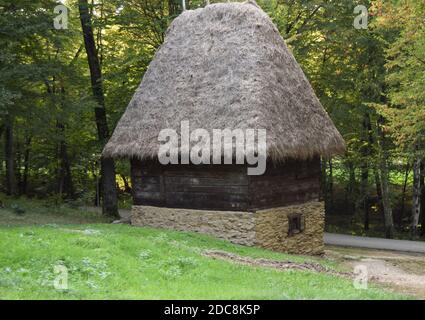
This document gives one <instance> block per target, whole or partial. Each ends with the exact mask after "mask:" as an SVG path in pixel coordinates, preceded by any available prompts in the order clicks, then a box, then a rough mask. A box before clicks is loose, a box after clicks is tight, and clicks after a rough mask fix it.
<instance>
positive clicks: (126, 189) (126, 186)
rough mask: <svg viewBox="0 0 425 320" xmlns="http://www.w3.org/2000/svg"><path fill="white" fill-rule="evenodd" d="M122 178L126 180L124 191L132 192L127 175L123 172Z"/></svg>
mask: <svg viewBox="0 0 425 320" xmlns="http://www.w3.org/2000/svg"><path fill="white" fill-rule="evenodd" d="M121 179H122V181H123V182H124V191H125V192H127V193H131V187H130V184H129V183H128V180H127V178H126V176H125V175H123V174H122V175H121Z"/></svg>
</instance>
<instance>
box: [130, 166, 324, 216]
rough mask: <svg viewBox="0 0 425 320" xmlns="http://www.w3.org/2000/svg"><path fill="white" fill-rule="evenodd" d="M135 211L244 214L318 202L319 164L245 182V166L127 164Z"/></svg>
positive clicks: (276, 170) (271, 169) (275, 170)
mask: <svg viewBox="0 0 425 320" xmlns="http://www.w3.org/2000/svg"><path fill="white" fill-rule="evenodd" d="M131 168H132V185H133V200H134V201H133V202H134V204H135V205H148V206H160V207H169V208H190V209H204V210H228V211H249V210H255V209H265V208H272V207H279V206H284V205H288V204H295V203H302V202H306V201H310V200H314V199H318V196H319V188H320V185H319V176H320V162H319V159H314V160H311V161H305V162H299V161H288V162H286V163H285V164H280V165H273V164H272V163H269V164H268V165H267V171H266V173H265V174H264V175H263V176H248V175H247V168H246V166H245V165H202V166H201V165H200V166H194V165H166V166H163V165H161V164H159V163H158V162H156V161H153V160H149V161H143V162H141V161H139V160H132V162H131Z"/></svg>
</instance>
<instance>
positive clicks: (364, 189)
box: [360, 112, 373, 231]
mask: <svg viewBox="0 0 425 320" xmlns="http://www.w3.org/2000/svg"><path fill="white" fill-rule="evenodd" d="M371 130H372V126H371V123H370V116H369V113H368V112H365V114H364V118H363V134H362V136H363V138H362V140H363V144H364V145H363V147H362V148H361V150H360V152H361V154H362V164H361V181H360V207H361V209H362V210H363V217H364V219H363V227H364V230H366V231H368V230H369V192H368V186H369V157H370V146H371V144H372V142H373V141H372V136H371V134H370V132H371Z"/></svg>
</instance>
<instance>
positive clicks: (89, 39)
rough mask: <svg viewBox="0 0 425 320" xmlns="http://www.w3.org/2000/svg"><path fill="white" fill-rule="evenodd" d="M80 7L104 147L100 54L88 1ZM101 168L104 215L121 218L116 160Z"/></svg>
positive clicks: (106, 134)
mask: <svg viewBox="0 0 425 320" xmlns="http://www.w3.org/2000/svg"><path fill="white" fill-rule="evenodd" d="M78 7H79V12H80V19H81V26H82V30H83V37H84V45H85V48H86V53H87V60H88V64H89V68H90V77H91V86H92V90H93V96H94V98H95V100H96V102H97V106H96V107H95V119H96V126H97V132H98V138H99V143H100V145H101V146H104V145H105V144H106V142H107V140H108V138H109V129H108V123H107V120H106V108H105V98H104V95H103V84H102V71H101V69H100V64H99V57H98V52H97V49H96V44H95V40H94V36H93V26H92V22H91V16H90V13H89V7H88V3H87V0H79V3H78ZM100 167H101V180H102V187H103V197H102V199H103V206H102V209H103V213H104V214H105V215H109V216H119V214H118V201H117V189H116V180H115V164H114V160H113V159H110V158H101V159H100Z"/></svg>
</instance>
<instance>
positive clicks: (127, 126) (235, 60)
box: [103, 2, 345, 160]
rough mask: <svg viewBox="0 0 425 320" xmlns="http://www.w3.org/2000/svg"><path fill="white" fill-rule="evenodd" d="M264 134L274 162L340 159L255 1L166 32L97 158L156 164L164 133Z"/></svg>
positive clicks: (205, 13)
mask: <svg viewBox="0 0 425 320" xmlns="http://www.w3.org/2000/svg"><path fill="white" fill-rule="evenodd" d="M183 120H189V121H190V125H191V127H192V126H193V127H194V128H204V129H207V130H210V131H211V130H212V129H224V128H240V129H245V128H253V129H257V128H264V129H266V130H267V151H268V155H269V156H270V157H271V158H273V159H278V160H280V159H284V158H294V159H306V158H311V157H313V156H315V155H322V156H326V157H329V156H332V155H334V154H337V153H341V152H344V148H345V145H344V140H343V139H342V137H341V135H340V134H339V132H338V131H337V130H336V128H335V126H334V124H333V123H332V121H331V119H330V118H329V116H328V115H327V113H326V111H325V110H324V109H323V107H322V105H321V104H320V102H319V100H318V99H317V97H316V95H315V94H314V92H313V89H312V88H311V85H310V83H309V82H308V80H307V78H306V76H305V75H304V73H303V71H302V69H301V67H300V66H299V65H298V63H297V62H296V60H295V58H294V57H293V55H292V54H291V52H290V51H289V49H288V48H287V46H286V44H285V42H284V40H283V39H282V37H281V36H280V34H279V32H278V30H277V28H276V27H275V26H274V24H273V23H272V21H271V20H270V18H269V17H268V16H267V14H266V13H264V12H263V11H262V10H261V9H260V8H258V7H257V5H256V4H255V3H254V2H245V3H220V4H213V5H209V6H207V7H206V8H203V9H197V10H193V11H191V10H188V11H185V12H183V13H182V14H181V15H180V16H179V17H177V18H176V19H175V20H174V21H173V23H172V25H171V26H170V28H169V30H168V31H167V35H166V39H165V42H164V44H163V45H162V46H161V47H160V49H159V50H158V52H157V53H156V55H155V57H154V59H153V61H152V63H151V64H150V66H149V69H148V70H147V72H146V73H145V76H144V77H143V81H142V83H141V84H140V87H139V88H138V90H137V91H136V93H135V95H134V97H133V99H132V100H131V102H130V104H129V105H128V108H127V110H126V112H125V113H124V115H123V117H122V118H121V120H120V121H119V123H118V125H117V127H116V129H115V132H114V134H113V135H112V138H111V139H110V141H109V143H108V144H107V145H106V147H105V149H104V152H103V155H104V156H109V157H137V158H139V159H145V158H149V157H155V156H156V155H157V152H158V139H157V138H158V134H159V132H160V131H161V130H162V129H163V128H174V129H176V130H178V129H179V128H180V123H181V121H183Z"/></svg>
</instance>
